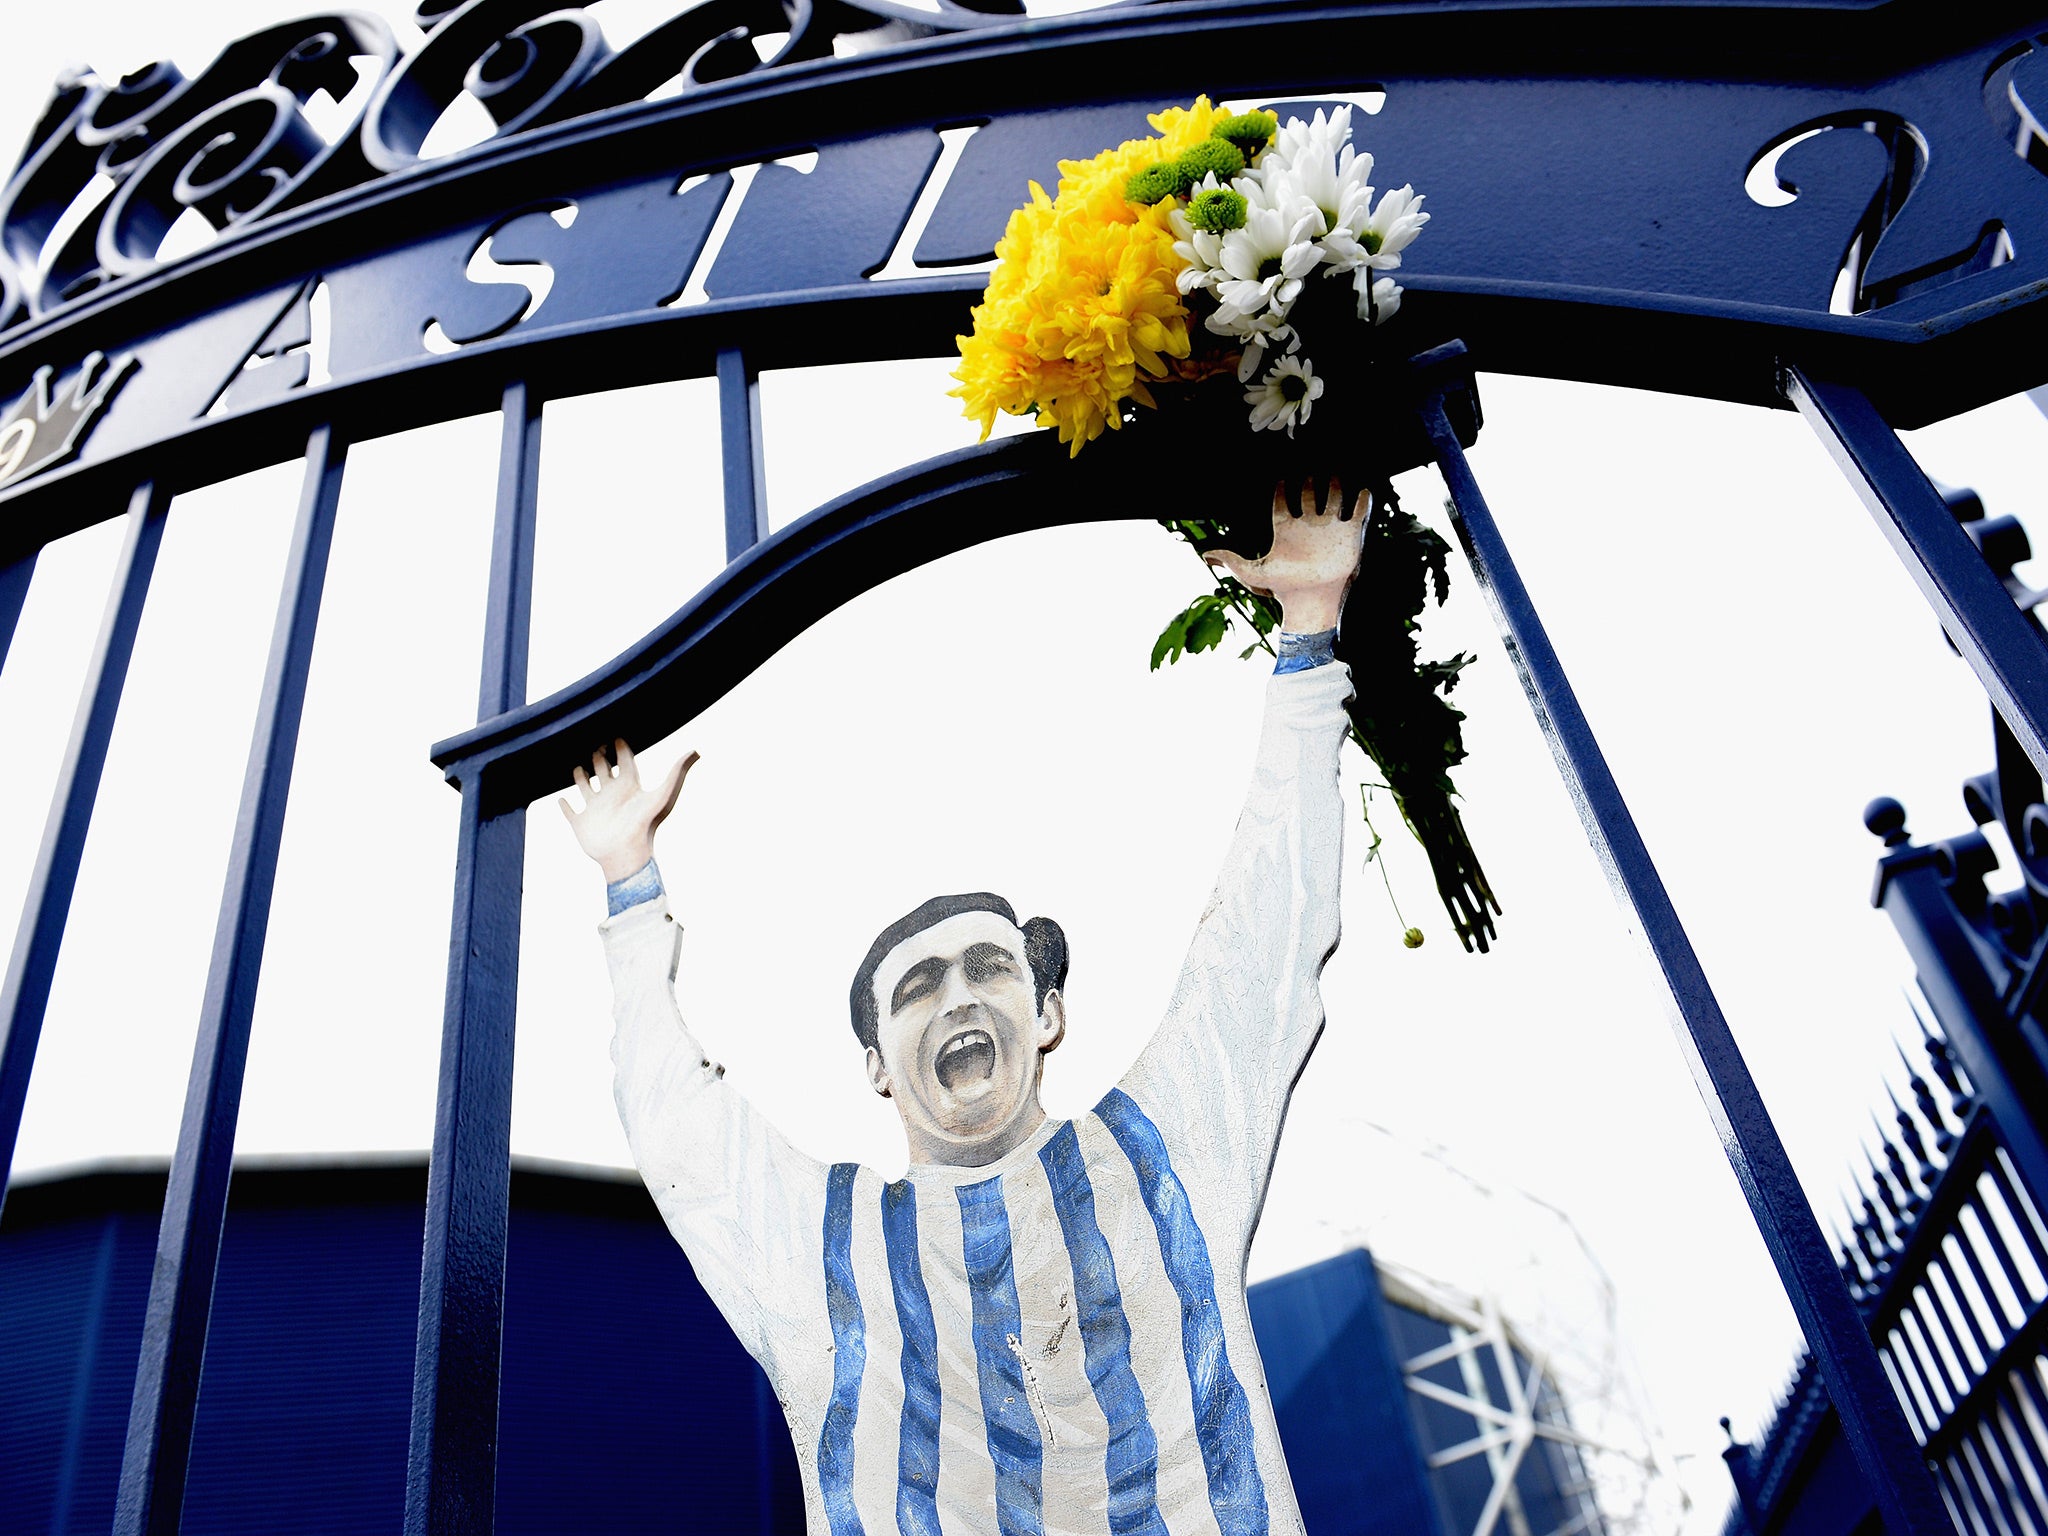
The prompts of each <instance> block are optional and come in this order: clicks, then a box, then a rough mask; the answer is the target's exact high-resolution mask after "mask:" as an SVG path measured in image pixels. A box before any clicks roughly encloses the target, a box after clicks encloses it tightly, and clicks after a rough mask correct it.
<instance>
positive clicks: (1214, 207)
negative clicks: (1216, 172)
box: [1188, 187, 1247, 235]
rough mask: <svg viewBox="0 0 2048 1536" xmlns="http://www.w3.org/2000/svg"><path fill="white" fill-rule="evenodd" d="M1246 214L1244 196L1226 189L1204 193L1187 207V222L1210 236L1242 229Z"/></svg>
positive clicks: (1219, 188)
mask: <svg viewBox="0 0 2048 1536" xmlns="http://www.w3.org/2000/svg"><path fill="white" fill-rule="evenodd" d="M1246 212H1247V209H1246V205H1245V200H1244V194H1243V193H1242V192H1233V191H1231V190H1230V188H1228V187H1218V188H1217V189H1216V190H1215V191H1213V192H1204V193H1203V194H1202V195H1201V196H1200V197H1198V198H1196V199H1195V200H1194V201H1193V202H1192V203H1190V204H1189V205H1188V222H1189V223H1190V224H1192V225H1194V226H1195V228H1197V229H1200V230H1206V231H1207V232H1208V233H1210V234H1212V235H1220V234H1222V233H1223V232H1224V231H1225V230H1226V229H1243V228H1244V221H1245V214H1246Z"/></svg>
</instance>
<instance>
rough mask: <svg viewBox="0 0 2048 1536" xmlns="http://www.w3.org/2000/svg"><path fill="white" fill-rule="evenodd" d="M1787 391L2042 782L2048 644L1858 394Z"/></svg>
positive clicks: (1800, 383) (1800, 387) (2047, 755)
mask: <svg viewBox="0 0 2048 1536" xmlns="http://www.w3.org/2000/svg"><path fill="white" fill-rule="evenodd" d="M1785 389H1786V394H1787V396H1788V398H1789V399H1790V400H1791V401H1792V403H1793V404H1794V405H1795V406H1797V407H1798V409H1799V413H1800V415H1802V416H1804V417H1805V418H1806V420H1807V423H1808V425H1810V426H1811V427H1812V428H1813V430H1814V431H1815V433H1816V434H1818V435H1819V437H1820V439H1821V442H1822V444H1823V445H1824V446H1825V447H1826V448H1827V450H1828V452H1829V454H1830V455H1831V456H1832V457H1833V458H1834V460H1835V462H1836V463H1837V464H1839V465H1840V466H1841V468H1842V471H1843V473H1844V474H1846V475H1847V476H1848V477H1849V482H1850V484H1851V485H1852V486H1854V487H1855V489H1856V492H1857V494H1858V496H1860V497H1861V498H1862V500H1863V502H1864V504H1865V506H1867V507H1868V508H1869V510H1870V513H1871V515H1872V516H1873V517H1874V518H1875V519H1876V520H1877V526H1878V528H1879V530H1880V531H1881V532H1882V533H1883V534H1884V536H1885V538H1886V539H1887V540H1888V541H1889V542H1890V544H1891V546H1892V548H1893V549H1894V550H1896V551H1897V552H1898V556H1899V559H1900V560H1901V561H1902V562H1903V563H1904V564H1905V567H1906V571H1907V574H1908V575H1910V576H1911V577H1912V578H1913V581H1914V583H1915V584H1916V585H1917V586H1918V587H1919V588H1920V591H1921V594H1922V595H1923V596H1924V597H1925V598H1926V599H1927V602H1928V604H1929V606H1931V607H1932V608H1933V609H1934V612H1935V616H1936V617H1937V618H1939V619H1940V620H1941V627H1942V629H1943V630H1945V631H1946V632H1947V634H1948V637H1949V639H1950V640H1952V641H1953V642H1954V643H1955V646H1956V649H1957V650H1959V651H1960V652H1962V654H1963V657H1964V659H1965V660H1967V661H1968V662H1969V663H1970V666H1971V667H1972V668H1973V669H1974V670H1975V671H1976V674H1977V678H1978V681H1979V682H1981V683H1982V684H1983V685H1984V691H1985V692H1986V693H1988V694H1989V695H1990V696H1991V702H1992V705H1993V707H1994V708H1996V709H1997V711H1998V713H1999V714H2000V715H2001V716H2002V717H2003V718H2004V720H2005V721H2006V723H2007V724H2008V725H2009V726H2011V728H2012V730H2013V733H2014V734H2015V735H2016V736H2017V737H2018V738H2019V741H2020V744H2021V746H2022V747H2024V748H2025V749H2026V753H2027V756H2028V757H2029V758H2031V759H2032V760H2033V763H2034V766H2035V768H2036V769H2038V770H2039V771H2040V772H2042V773H2043V774H2048V640H2044V639H2043V638H2042V636H2041V634H2040V632H2039V631H2038V630H2036V629H2035V628H2034V626H2033V625H2032V624H2031V623H2030V622H2029V621H2028V619H2027V617H2026V615H2025V614H2023V613H2021V612H2019V611H2018V610H2017V609H2016V608H2014V606H2013V604H2012V601H2011V599H2010V597H2009V596H2008V595H2007V593H2006V591H2005V588H2004V587H2003V585H2002V584H2001V583H2000V582H1999V579H1998V576H1997V574H1996V573H1995V572H1994V571H1993V570H1992V569H1991V567H1990V566H1989V565H1987V564H1986V563H1985V560H1984V556H1983V554H1982V552H1981V551H1979V550H1978V548H1977V546H1976V545H1975V544H1973V543H1972V542H1971V541H1970V537H1969V535H1968V534H1966V533H1964V532H1963V530H1962V529H1961V528H1960V527H1959V526H1957V523H1956V519H1955V517H1954V515H1953V514H1952V513H1951V512H1950V511H1949V508H1948V504H1947V503H1946V502H1944V501H1943V500H1942V498H1941V494H1940V492H1938V491H1936V490H1935V488H1934V486H1933V484H1932V483H1931V482H1929V480H1928V478H1927V476H1926V475H1925V474H1924V473H1923V472H1922V471H1921V468H1920V466H1919V465H1918V464H1916V463H1915V462H1914V461H1913V456H1912V454H1910V453H1909V452H1907V450H1906V445H1905V444H1904V443H1902V442H1900V441H1899V437H1898V434H1897V433H1896V432H1894V431H1893V430H1892V429H1891V426H1890V425H1889V424H1888V423H1887V422H1886V421H1885V419H1884V418H1883V417H1882V416H1881V415H1879V414H1878V411H1877V408H1876V407H1875V406H1873V405H1872V404H1871V403H1870V401H1869V400H1868V399H1866V398H1865V397H1864V395H1863V394H1862V393H1861V392H1860V391H1858V390H1856V389H1852V388H1851V387H1849V386H1848V385H1846V384H1837V383H1830V382H1828V381H1826V380H1824V379H1819V378H1815V377H1813V376H1812V375H1810V374H1808V373H1805V372H1802V371H1801V370H1800V369H1798V368H1791V369H1788V370H1787V371H1786V376H1785Z"/></svg>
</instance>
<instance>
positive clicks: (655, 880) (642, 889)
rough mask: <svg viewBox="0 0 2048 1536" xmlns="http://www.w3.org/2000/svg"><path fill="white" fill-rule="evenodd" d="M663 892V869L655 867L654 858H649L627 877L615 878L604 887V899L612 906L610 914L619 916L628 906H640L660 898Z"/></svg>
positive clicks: (609, 906)
mask: <svg viewBox="0 0 2048 1536" xmlns="http://www.w3.org/2000/svg"><path fill="white" fill-rule="evenodd" d="M662 893H663V886H662V883H661V871H660V870H658V869H656V868H655V867H654V860H652V859H649V860H648V861H647V862H646V863H645V864H642V865H641V866H640V867H639V868H638V869H636V870H634V871H633V873H632V874H630V875H628V876H626V878H625V879H623V880H614V881H612V883H611V884H609V885H607V886H606V887H605V888H604V900H605V905H606V906H607V907H608V908H610V915H611V916H612V917H617V916H618V915H619V914H620V913H621V912H623V911H625V910H626V909H627V908H628V907H638V906H642V905H644V904H645V903H647V902H650V901H657V900H659V899H660V898H661V896H662Z"/></svg>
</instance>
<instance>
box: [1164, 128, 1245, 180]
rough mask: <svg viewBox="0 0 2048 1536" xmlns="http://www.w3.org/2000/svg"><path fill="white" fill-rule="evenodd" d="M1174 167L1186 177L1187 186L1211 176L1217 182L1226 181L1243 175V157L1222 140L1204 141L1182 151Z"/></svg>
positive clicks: (1235, 148)
mask: <svg viewBox="0 0 2048 1536" xmlns="http://www.w3.org/2000/svg"><path fill="white" fill-rule="evenodd" d="M1174 166H1175V168H1176V169H1177V170H1178V171H1179V172H1180V173H1181V175H1183V176H1185V177H1187V184H1188V185H1189V186H1193V185H1194V184H1195V183H1196V182H1198V181H1200V180H1201V179H1202V178H1203V177H1204V176H1211V175H1213V176H1214V177H1215V178H1216V179H1217V180H1218V181H1228V180H1230V178H1231V177H1233V176H1239V175H1242V174H1243V173H1244V155H1243V154H1242V153H1240V152H1239V150H1238V148H1237V146H1236V145H1235V144H1231V143H1228V142H1226V141H1225V140H1223V139H1204V140H1202V142H1201V143H1199V144H1197V145H1195V146H1193V147H1192V148H1191V149H1188V150H1186V151H1184V152H1183V153H1182V154H1181V157H1180V159H1178V160H1176V161H1175V162H1174Z"/></svg>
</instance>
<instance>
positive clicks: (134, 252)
mask: <svg viewBox="0 0 2048 1536" xmlns="http://www.w3.org/2000/svg"><path fill="white" fill-rule="evenodd" d="M1023 14H1024V10H1023V5H1022V0H976V3H972V4H968V3H961V0H937V4H936V6H935V8H933V9H930V10H926V9H921V8H919V7H916V6H913V5H897V4H893V3H891V0H863V3H862V4H859V5H855V4H852V3H849V0H705V3H702V4H699V5H696V6H692V7H690V8H689V9H687V10H684V11H683V12H681V13H680V14H678V15H677V16H675V17H673V18H671V19H670V20H668V21H666V22H663V23H661V24H660V25H658V26H656V27H654V28H653V29H652V30H650V31H648V32H646V33H645V34H643V35H642V36H640V37H639V38H637V39H635V40H634V41H632V42H631V43H630V44H628V45H627V46H625V47H623V48H620V49H617V50H614V49H613V48H612V47H611V46H610V45H609V44H608V43H607V42H606V40H605V35H604V33H603V31H602V29H601V28H600V27H599V25H598V22H597V20H596V18H595V17H594V15H593V14H592V12H591V11H590V10H589V9H585V8H580V7H576V6H563V5H560V4H558V3H555V0H465V3H461V4H448V3H445V0H426V3H424V4H422V5H421V6H420V8H419V9H418V11H417V12H416V19H417V20H418V22H419V24H420V25H421V26H422V27H423V28H426V29H427V32H426V37H425V40H424V41H423V42H422V43H421V44H420V46H419V47H418V48H416V49H415V50H414V51H413V52H411V53H410V54H401V53H400V51H399V49H398V46H397V43H396V42H395V40H394V39H393V37H392V34H391V30H390V28H389V27H388V26H386V25H385V23H384V22H383V20H382V19H381V18H378V17H376V16H372V15H368V14H365V13H362V12H334V13H331V14H326V15H315V16H310V17H307V18H306V19H304V20H301V21H295V22H290V23H286V24H283V25H279V26H275V27H268V28H265V29H264V30H262V31H260V32H256V33H253V34H251V35H250V36H248V37H245V38H243V39H241V40H240V41H238V42H236V43H233V44H231V45H229V46H228V47H227V48H225V49H223V50H222V51H221V53H220V55H219V56H218V57H217V58H216V59H215V60H214V61H213V62H212V63H211V64H210V65H208V66H207V68H206V69H205V70H204V71H202V72H201V73H200V74H199V75H197V76H195V77H192V78H187V77H186V76H185V75H184V74H182V73H181V72H180V71H179V70H178V68H177V67H176V66H175V65H173V64H171V63H168V62H161V63H157V64H152V65H149V66H147V67H145V68H143V69H140V70H137V71H135V72H133V73H132V74H129V75H127V76H125V77H123V78H122V79H120V80H118V81H115V82H113V83H112V84H108V83H106V82H104V81H101V80H100V79H98V78H97V77H96V76H93V75H91V74H89V73H77V74H72V75H67V76H65V77H63V78H60V79H59V80H58V82H57V86H56V89H55V92H54V94H53V95H52V97H51V100H50V102H49V105H48V106H47V107H46V108H45V110H44V112H43V116H42V118H41V120H40V121H39V122H38V123H37V125H36V127H35V129H34V131H33V132H32V134H31V135H30V140H29V146H28V149H27V151H26V152H25V154H24V155H23V158H22V161H21V163H20V164H19V166H18V167H17V168H16V170H15V172H14V174H13V175H12V177H10V178H9V180H8V182H7V184H6V187H5V189H4V191H0V332H4V331H6V330H7V329H10V328H12V327H14V326H17V325H19V324H21V323H23V322H24V321H26V320H29V319H31V318H34V317H36V316H40V315H43V314H47V313H49V312H50V311H52V310H55V309H58V308H60V307H62V306H63V305H64V304H66V303H68V302H70V301H71V300H73V299H77V298H79V297H82V296H83V295H85V294H88V293H91V292H92V291H94V290H95V289H97V288H99V287H101V286H102V285H104V284H106V283H108V282H112V281H115V280H117V279H120V278H125V277H131V276H135V275H137V274H140V273H143V272H147V271H149V270H151V269H153V268H155V267H157V266H159V265H161V264H163V261H164V260H165V241H166V238H167V237H168V236H170V235H171V233H172V231H173V229H174V227H175V226H177V225H178V224H179V222H180V220H185V221H186V222H187V223H188V225H189V224H190V223H191V217H190V216H194V215H196V217H197V219H198V220H199V221H200V223H201V225H202V226H203V227H202V228H200V229H199V230H196V231H194V232H193V233H192V239H191V240H190V241H188V242H187V246H188V248H190V247H192V246H196V245H202V244H204V243H205V242H206V241H207V240H209V239H211V238H212V236H214V235H217V234H219V233H221V232H224V231H226V230H229V229H235V228H241V227H245V226H248V225H251V224H254V223H257V222H259V221H261V220H264V219H267V218H270V217H272V216H274V215H277V214H280V213H283V212H285V211H287V210H289V209H293V208H297V207H300V206H302V205H304V204H306V203H309V202H312V201H313V200H315V199H316V198H320V197H324V196H326V195H328V194H331V193H335V192H340V191H344V190H346V189H347V188H349V187H352V186H357V185H360V184H361V183H363V182H367V181H370V180H373V179H375V178H377V177H380V176H385V175H390V174H392V173H394V172H398V171H403V170H406V169H408V168H409V167H412V166H414V165H416V164H418V163H419V162H420V160H421V159H422V157H423V150H424V148H425V146H426V143H427V139H428V136H429V135H430V134H431V133H432V132H433V129H434V126H435V124H437V123H439V122H440V121H441V120H442V118H443V117H444V116H445V115H446V114H447V113H448V111H449V110H450V109H451V108H452V107H454V106H456V104H457V103H458V102H460V101H461V100H462V99H463V98H464V97H468V98H471V99H473V100H474V101H475V102H476V103H477V104H479V105H480V106H481V107H482V108H483V110H484V112H485V113H486V114H488V117H489V121H490V124H491V129H490V132H489V134H488V135H487V137H490V138H504V137H508V136H510V135H513V134H518V133H522V132H525V131H527V130H529V129H533V128H539V127H543V126H546V125H548V124H552V123H558V122H561V121H564V120H566V119H569V118H575V117H581V116H584V115H586V114H588V113H592V112H597V111H602V110H604V109H606V108H611V107H619V106H625V105H628V104H630V103H633V102H637V101H642V100H646V99H649V98H653V97H661V96H670V95H678V94H684V93H688V92H690V91H694V90H698V89H701V88H703V87H705V86H707V85H713V84H717V83H719V82H722V81H726V80H731V79H736V78H738V77H739V76H742V75H747V74H753V73H756V72H759V71H764V70H771V69H775V68H777V67H779V66H782V65H785V64H792V63H799V62H805V61H811V60H821V59H830V58H833V57H836V56H846V55H851V54H856V53H864V52H869V51H872V50H873V49H875V48H878V47H884V46H888V45H891V44H894V43H899V42H905V41H911V40H915V39H918V38H925V37H933V36H938V35H941V34H945V33H958V32H965V31H970V30H973V29H974V28H977V27H983V26H987V25H989V24H991V23H993V22H1000V21H1005V20H1015V19H1017V18H1018V17H1020V16H1022V15H1023Z"/></svg>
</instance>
